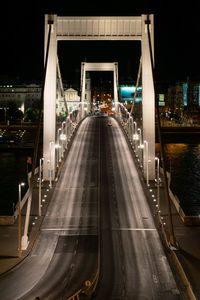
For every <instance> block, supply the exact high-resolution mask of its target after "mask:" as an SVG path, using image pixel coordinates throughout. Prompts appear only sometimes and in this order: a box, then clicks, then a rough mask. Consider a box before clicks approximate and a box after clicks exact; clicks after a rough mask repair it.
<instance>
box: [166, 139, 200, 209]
mask: <svg viewBox="0 0 200 300" xmlns="http://www.w3.org/2000/svg"><path fill="white" fill-rule="evenodd" d="M165 152H166V159H167V169H168V170H170V171H171V178H172V181H171V188H172V190H173V192H174V194H176V195H177V196H178V198H179V200H180V204H181V207H182V208H183V210H184V212H185V213H186V214H187V215H200V197H199V194H200V145H199V144H198V145H197V144H166V145H165Z"/></svg>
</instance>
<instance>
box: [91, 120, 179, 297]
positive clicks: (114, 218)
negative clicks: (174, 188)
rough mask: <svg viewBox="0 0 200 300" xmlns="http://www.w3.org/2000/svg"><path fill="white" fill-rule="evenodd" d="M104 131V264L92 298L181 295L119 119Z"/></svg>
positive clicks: (105, 125) (101, 212) (101, 207)
mask: <svg viewBox="0 0 200 300" xmlns="http://www.w3.org/2000/svg"><path fill="white" fill-rule="evenodd" d="M100 132H101V139H102V142H101V143H100V161H101V163H100V165H101V172H100V174H101V180H100V186H101V189H100V203H101V204H100V215H101V269H100V280H99V284H98V286H97V289H96V293H95V296H94V297H93V299H95V300H96V299H99V300H100V299H113V300H114V299H115V300H122V299H123V300H125V299H137V300H144V299H146V300H147V299H151V300H152V299H155V300H158V299H163V300H164V299H166V300H169V299H180V295H179V291H178V289H177V286H176V283H175V281H174V278H173V275H172V272H171V269H170V267H169V264H168V261H167V258H166V256H165V254H164V251H163V248H162V244H161V241H160V239H159V236H158V232H157V230H156V228H155V225H154V222H153V218H152V215H151V212H150V209H149V206H148V204H147V200H146V198H145V194H144V192H143V189H142V185H141V183H140V180H139V177H138V173H137V170H136V167H135V164H134V161H133V158H132V155H131V153H130V150H129V147H128V145H127V142H126V140H125V138H124V135H123V133H122V131H121V129H120V127H119V125H118V123H117V122H116V121H115V120H114V119H112V126H108V125H107V124H106V122H103V121H102V122H101V126H100ZM103 141H104V142H103Z"/></svg>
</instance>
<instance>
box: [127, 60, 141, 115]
mask: <svg viewBox="0 0 200 300" xmlns="http://www.w3.org/2000/svg"><path fill="white" fill-rule="evenodd" d="M141 70H142V57H140V64H139V69H138V76H137V81H136V86H135V93H134V97H133V103H132V106H131V112H130V114H131V115H133V113H134V108H135V100H136V97H137V90H138V85H139V81H140V75H141Z"/></svg>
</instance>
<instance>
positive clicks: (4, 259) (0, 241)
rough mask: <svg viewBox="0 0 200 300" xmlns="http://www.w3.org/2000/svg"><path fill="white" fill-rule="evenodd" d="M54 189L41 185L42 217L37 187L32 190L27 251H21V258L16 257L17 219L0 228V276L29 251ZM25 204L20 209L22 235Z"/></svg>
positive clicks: (46, 183) (46, 184)
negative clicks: (39, 213) (39, 214)
mask: <svg viewBox="0 0 200 300" xmlns="http://www.w3.org/2000/svg"><path fill="white" fill-rule="evenodd" d="M53 190H54V187H53V188H52V189H50V188H49V182H45V183H43V184H42V216H41V217H39V216H38V195H39V194H38V193H39V191H38V187H37V186H36V187H34V189H33V199H32V205H31V214H30V225H29V245H28V248H27V250H24V251H22V256H21V258H19V257H18V218H17V219H16V220H15V223H14V224H13V225H7V226H0V274H3V273H5V272H7V271H8V270H10V269H12V268H13V267H14V266H15V265H17V264H18V263H20V262H21V261H22V260H24V258H25V257H26V256H27V255H28V254H29V252H30V251H31V249H32V247H33V244H34V241H35V239H36V238H37V235H38V232H39V228H40V225H41V223H42V220H43V217H44V215H45V212H46V209H47V206H48V203H49V200H50V199H51V196H52V193H53ZM25 215H26V204H25V206H24V207H23V209H22V218H21V219H22V235H23V229H24V223H25Z"/></svg>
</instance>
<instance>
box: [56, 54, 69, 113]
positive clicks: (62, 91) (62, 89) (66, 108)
mask: <svg viewBox="0 0 200 300" xmlns="http://www.w3.org/2000/svg"><path fill="white" fill-rule="evenodd" d="M57 70H58V78H59V81H60V88H61V93H62V96H63V100H64V105H65V110H66V115H67V116H68V114H69V111H68V107H67V101H66V98H65V91H64V88H63V82H62V76H61V72H60V64H59V60H58V57H57Z"/></svg>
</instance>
